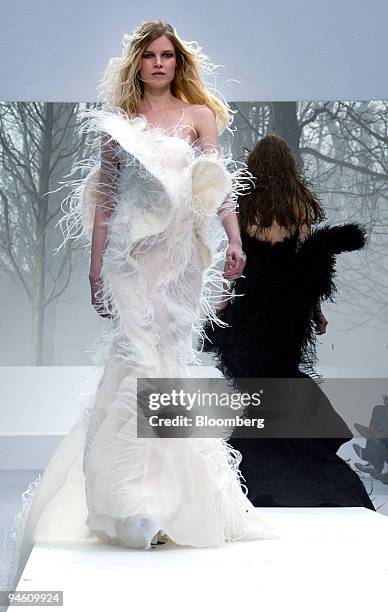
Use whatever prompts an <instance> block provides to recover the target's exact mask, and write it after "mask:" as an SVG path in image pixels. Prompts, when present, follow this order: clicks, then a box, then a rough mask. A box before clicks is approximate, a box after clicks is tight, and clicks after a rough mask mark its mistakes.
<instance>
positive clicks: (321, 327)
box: [313, 310, 327, 336]
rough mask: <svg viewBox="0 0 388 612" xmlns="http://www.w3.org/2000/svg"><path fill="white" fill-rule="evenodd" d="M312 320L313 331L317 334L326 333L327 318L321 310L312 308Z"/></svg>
mask: <svg viewBox="0 0 388 612" xmlns="http://www.w3.org/2000/svg"><path fill="white" fill-rule="evenodd" d="M313 321H314V323H315V325H316V330H315V331H316V333H317V334H318V335H319V336H321V335H322V334H324V333H326V327H327V319H326V317H325V315H324V314H323V312H322V310H314V317H313Z"/></svg>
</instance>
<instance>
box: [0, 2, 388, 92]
mask: <svg viewBox="0 0 388 612" xmlns="http://www.w3.org/2000/svg"><path fill="white" fill-rule="evenodd" d="M1 7H2V8H1V20H0V50H1V58H2V66H1V73H0V100H39V101H45V102H48V101H92V100H94V99H95V87H96V83H97V81H98V79H99V77H100V75H101V73H102V71H103V70H104V68H105V66H106V63H107V60H108V58H109V57H111V56H117V55H120V54H121V46H122V45H121V40H122V35H123V33H124V32H131V31H132V30H133V28H134V27H135V26H136V25H138V24H139V23H140V22H141V21H143V20H146V19H164V20H167V21H169V22H170V23H171V24H172V25H173V26H174V27H176V29H177V31H178V34H179V35H180V36H182V37H183V38H184V39H186V40H196V41H197V42H198V43H199V44H200V45H201V46H202V47H203V49H204V51H205V52H206V53H207V54H208V55H209V56H210V57H211V59H212V60H213V61H214V62H216V63H217V64H222V65H223V66H224V67H225V68H224V69H222V70H221V69H220V72H219V78H218V81H217V86H218V88H219V89H220V90H221V91H222V92H223V93H224V95H225V96H226V97H227V99H228V100H230V101H244V100H245V101H250V100H257V101H268V100H270V101H278V100H339V99H341V100H345V99H347V100H350V99H363V100H364V99H369V100H370V99H385V98H387V97H388V36H387V28H388V2H387V1H386V0H370V1H369V2H365V1H364V0H325V2H318V1H317V0H315V1H314V0H272V1H271V2H268V0H192V1H190V2H188V1H187V0H164V2H160V1H157V0H148V1H147V0H144V1H143V2H134V1H133V0H132V1H131V0H110V2H108V1H107V0H66V1H65V2H58V1H54V2H53V0H1ZM228 80H229V82H226V81H228ZM233 80H234V81H233ZM235 80H237V81H239V83H236V82H235Z"/></svg>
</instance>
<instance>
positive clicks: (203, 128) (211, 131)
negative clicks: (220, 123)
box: [190, 104, 219, 149]
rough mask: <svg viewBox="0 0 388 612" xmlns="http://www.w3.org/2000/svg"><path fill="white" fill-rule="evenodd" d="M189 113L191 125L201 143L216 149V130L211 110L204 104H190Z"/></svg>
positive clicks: (217, 146)
mask: <svg viewBox="0 0 388 612" xmlns="http://www.w3.org/2000/svg"><path fill="white" fill-rule="evenodd" d="M190 115H191V120H192V124H193V127H194V129H195V130H196V132H197V134H198V138H200V139H201V140H202V142H203V145H204V146H206V147H212V148H214V147H216V148H217V149H218V148H219V145H218V130H217V124H216V119H215V116H214V113H213V111H212V110H211V109H210V108H209V107H208V106H206V104H192V105H191V108H190Z"/></svg>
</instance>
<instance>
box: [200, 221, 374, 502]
mask: <svg viewBox="0 0 388 612" xmlns="http://www.w3.org/2000/svg"><path fill="white" fill-rule="evenodd" d="M365 239H366V236H365V230H364V229H363V228H362V227H361V226H359V225H358V224H353V223H349V224H346V225H342V226H332V227H330V226H328V225H325V226H323V227H321V228H319V229H316V230H315V231H313V232H312V234H311V235H310V236H309V237H308V238H307V239H305V240H304V241H303V242H301V241H299V239H298V236H297V235H294V236H291V237H289V238H286V239H285V240H283V241H282V242H277V243H270V242H267V241H262V240H258V239H256V238H253V237H250V236H248V235H247V234H245V233H243V234H242V244H243V250H244V252H245V253H246V255H247V260H246V266H245V269H244V272H243V277H240V278H239V279H237V281H236V283H235V297H233V298H232V300H231V302H230V303H229V304H228V306H227V307H226V308H225V310H224V312H223V314H222V319H223V320H224V321H225V322H226V323H228V325H229V326H228V327H219V326H214V324H212V323H211V322H210V321H209V322H207V324H206V326H205V332H206V335H207V337H208V340H206V342H205V346H204V350H205V351H209V352H211V353H213V354H214V356H215V360H216V365H217V367H218V368H219V369H220V370H221V372H222V373H223V375H224V376H225V377H226V378H227V379H229V380H231V381H232V382H234V384H235V385H236V386H237V387H240V390H247V387H246V386H244V385H243V384H242V382H241V380H238V379H247V378H250V379H258V378H261V379H273V378H283V379H284V378H287V379H289V380H290V381H292V380H294V381H295V379H304V380H306V384H307V385H308V392H307V393H306V394H304V392H302V395H303V394H304V396H303V400H301V399H300V393H299V391H298V388H297V387H298V386H297V385H296V386H295V385H294V386H292V392H291V394H293V397H292V401H289V396H288V399H287V401H285V400H283V399H280V400H279V401H280V402H283V404H284V405H283V408H284V410H285V411H287V410H288V409H289V406H291V405H292V406H293V408H292V409H293V410H294V411H295V410H297V411H298V417H300V415H302V420H301V423H302V429H301V431H304V432H305V434H306V437H300V436H299V435H298V437H276V436H274V437H261V438H257V437H256V438H254V437H245V436H246V435H248V436H249V432H248V433H247V432H246V431H245V433H244V436H241V437H240V436H239V433H238V431H237V432H235V434H234V437H232V438H231V439H230V444H232V446H234V447H235V448H236V449H238V450H239V451H240V452H241V453H242V457H243V458H242V462H241V465H240V469H241V472H242V475H243V476H244V478H245V482H246V485H247V488H248V497H249V499H250V501H251V502H252V503H253V504H254V505H255V506H284V507H285V506H291V507H295V506H299V507H317V506H361V507H366V508H369V509H371V510H374V506H373V504H372V502H371V500H370V498H369V496H368V494H367V492H366V490H365V488H364V486H363V484H362V482H361V480H360V479H359V477H358V476H357V474H356V473H355V472H354V471H353V470H352V469H351V467H350V466H349V465H348V464H347V463H346V462H345V461H344V460H343V459H341V458H340V457H338V455H337V454H336V452H337V450H338V449H339V447H340V446H341V445H342V444H343V443H344V442H347V441H348V440H351V439H352V437H353V436H352V434H351V432H350V430H349V429H348V427H347V425H346V423H345V422H344V421H343V419H342V418H341V417H340V416H339V415H338V414H337V413H336V412H335V410H334V408H333V406H332V405H331V403H330V401H329V400H328V398H327V396H326V395H325V394H324V393H323V391H322V389H321V388H320V386H319V385H318V384H317V382H316V381H315V380H314V378H315V376H316V375H315V371H314V365H315V357H316V355H315V324H314V322H313V311H314V306H315V305H316V303H317V302H318V300H320V299H322V300H327V299H328V300H332V299H333V296H334V294H335V292H336V286H335V283H334V277H335V261H336V255H338V254H339V253H342V252H345V251H354V250H358V249H361V248H362V247H363V246H364V244H365ZM239 294H243V295H239ZM259 384H260V382H259V381H252V384H251V385H250V388H249V390H250V391H251V392H252V391H253V390H254V387H255V385H259ZM303 384H304V381H303ZM252 385H253V388H252ZM272 390H273V387H272ZM298 393H299V395H298ZM273 395H274V394H273V393H272V396H273ZM275 396H276V393H275ZM282 397H284V396H282ZM306 398H307V399H306ZM277 408H279V406H277ZM281 408H282V406H280V409H281ZM247 414H248V416H249V409H248V413H247ZM316 423H318V426H317V427H316V430H314V427H313V428H312V429H311V425H314V424H316ZM323 429H325V430H326V429H329V430H330V429H331V430H332V431H334V432H336V433H335V434H334V435H333V434H330V433H329V434H328V435H325V437H319V431H322V430H323ZM314 431H317V432H318V433H317V434H316V435H315V434H314V433H312V432H314ZM267 435H268V434H267ZM303 435H304V434H302V436H303ZM321 435H322V434H321Z"/></svg>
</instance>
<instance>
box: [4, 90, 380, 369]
mask: <svg viewBox="0 0 388 612" xmlns="http://www.w3.org/2000/svg"><path fill="white" fill-rule="evenodd" d="M83 106H84V104H76V103H42V102H25V103H23V102H16V103H10V102H3V103H0V167H1V174H0V282H1V295H2V312H1V319H0V335H1V344H0V365H3V366H8V365H20V366H23V365H89V364H90V363H91V361H90V357H89V353H88V351H89V349H90V347H91V343H92V340H93V338H94V337H95V335H96V333H97V331H98V330H99V328H100V325H101V324H102V321H101V319H100V318H99V317H98V316H97V314H96V313H95V311H94V309H93V308H92V307H91V306H90V294H89V282H88V265H89V262H88V255H87V253H85V251H84V249H82V247H80V246H79V243H74V244H73V245H68V246H67V248H66V249H62V250H61V251H60V252H59V253H58V254H57V255H55V256H54V250H55V248H56V247H57V246H58V245H59V244H60V243H61V242H62V235H61V233H60V230H59V227H55V225H56V223H57V221H58V219H59V218H60V216H61V209H60V204H61V201H62V200H63V198H64V197H65V195H66V193H64V192H63V191H58V192H57V193H51V194H49V195H45V194H47V192H49V191H52V190H55V189H57V188H58V186H59V184H60V181H61V180H63V177H64V176H65V175H67V174H68V173H69V172H70V171H71V169H72V167H73V166H74V165H75V163H76V162H77V161H79V160H80V159H83V158H85V157H88V156H89V155H90V153H91V150H90V144H88V142H87V141H85V134H82V133H81V134H80V133H78V132H77V127H78V125H79V121H80V119H79V113H78V111H79V110H80V108H81V107H83ZM232 108H234V109H236V110H237V111H238V112H237V113H236V115H235V120H234V124H233V125H234V127H235V128H237V129H236V132H235V137H234V142H233V154H234V157H235V159H236V160H242V159H243V157H242V153H243V148H244V147H246V148H247V149H251V148H252V147H253V146H254V144H255V142H256V141H257V139H259V138H261V137H262V136H264V135H265V134H266V133H269V132H272V133H273V132H275V133H277V134H280V135H281V136H282V137H283V138H285V139H286V140H287V141H288V143H289V145H290V147H291V148H292V150H293V151H294V153H295V155H296V157H297V160H298V162H299V163H300V165H301V166H302V167H303V170H304V172H305V174H306V175H307V177H308V179H309V180H310V182H311V184H312V186H313V188H314V190H315V191H316V192H317V194H318V196H319V197H320V198H321V201H322V203H323V206H324V208H325V210H326V213H327V221H328V222H330V223H344V222H347V221H358V222H362V223H364V224H365V226H366V227H367V229H368V233H369V238H368V243H367V246H366V248H365V249H364V250H363V251H362V252H361V253H353V254H349V255H342V256H341V257H340V258H338V267H337V269H338V277H337V279H338V285H339V287H340V291H339V293H338V296H337V298H336V304H324V305H323V306H324V312H325V314H326V316H327V318H328V320H329V327H328V331H327V333H326V335H325V336H323V337H322V339H321V346H320V349H319V356H320V359H321V362H323V363H325V364H326V365H330V364H334V365H344V366H346V365H348V364H349V365H357V366H358V367H361V368H362V367H363V366H365V367H373V366H382V365H383V364H387V362H388V274H387V272H388V270H387V268H388V206H387V197H388V148H387V143H388V102H387V101H378V100H372V101H342V102H338V101H335V102H319V101H315V102H274V103H268V102H263V103H261V102H240V103H232Z"/></svg>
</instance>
